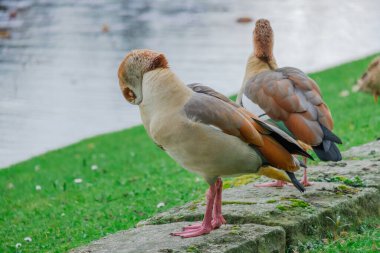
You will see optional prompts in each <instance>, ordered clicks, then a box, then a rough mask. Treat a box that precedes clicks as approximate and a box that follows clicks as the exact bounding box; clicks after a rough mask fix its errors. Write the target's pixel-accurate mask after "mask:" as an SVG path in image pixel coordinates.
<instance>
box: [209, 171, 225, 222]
mask: <svg viewBox="0 0 380 253" xmlns="http://www.w3.org/2000/svg"><path fill="white" fill-rule="evenodd" d="M222 191H223V182H222V179H221V178H218V180H217V181H216V197H215V201H214V213H213V220H212V227H213V228H214V229H217V228H220V226H222V225H223V224H226V223H227V222H226V220H225V219H224V217H223V215H222Z"/></svg>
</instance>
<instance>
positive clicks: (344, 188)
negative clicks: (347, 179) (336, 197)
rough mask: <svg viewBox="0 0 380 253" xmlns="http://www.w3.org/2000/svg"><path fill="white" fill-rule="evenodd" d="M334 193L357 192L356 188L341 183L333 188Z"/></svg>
mask: <svg viewBox="0 0 380 253" xmlns="http://www.w3.org/2000/svg"><path fill="white" fill-rule="evenodd" d="M334 192H335V193H336V194H356V193H357V192H359V190H358V189H355V188H352V187H349V186H347V185H344V184H341V185H338V186H337V187H335V188H334Z"/></svg>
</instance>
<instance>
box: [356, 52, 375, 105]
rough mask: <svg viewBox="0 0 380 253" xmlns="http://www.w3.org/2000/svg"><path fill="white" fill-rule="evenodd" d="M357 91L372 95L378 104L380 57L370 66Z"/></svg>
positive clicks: (360, 80) (358, 83) (359, 81)
mask: <svg viewBox="0 0 380 253" xmlns="http://www.w3.org/2000/svg"><path fill="white" fill-rule="evenodd" d="M355 89H357V90H359V91H363V92H367V93H371V94H372V95H373V97H374V99H375V103H377V99H378V96H380V56H379V57H377V58H375V59H374V60H373V61H372V62H371V63H370V64H369V66H368V69H367V71H366V72H365V73H364V74H363V75H362V77H361V78H360V79H359V80H358V82H357V85H356V87H355Z"/></svg>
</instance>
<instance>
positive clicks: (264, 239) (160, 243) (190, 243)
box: [71, 222, 285, 253]
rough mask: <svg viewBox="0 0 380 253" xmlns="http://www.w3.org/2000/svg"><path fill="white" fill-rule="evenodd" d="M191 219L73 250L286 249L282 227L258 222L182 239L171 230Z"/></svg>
mask: <svg viewBox="0 0 380 253" xmlns="http://www.w3.org/2000/svg"><path fill="white" fill-rule="evenodd" d="M187 225H189V223H188V222H179V223H171V224H165V225H159V226H143V227H140V228H135V229H131V230H128V231H121V232H119V233H116V234H113V235H110V236H108V237H105V238H102V239H100V240H98V241H95V242H93V243H91V244H90V245H88V246H86V247H82V248H78V249H76V250H73V251H71V252H72V253H109V252H118V253H127V252H128V253H140V252H146V253H153V252H154V253H156V252H157V253H174V252H176V253H177V252H178V253H179V252H197V253H198V252H199V253H200V252H202V253H203V252H204V253H220V252H229V253H234V252H235V253H238V252H239V253H244V252H268V253H270V252H273V253H279V252H284V251H285V231H284V230H283V229H282V228H281V227H268V226H262V225H256V224H244V225H226V226H223V227H222V228H220V229H218V230H215V231H213V232H212V233H210V234H207V235H204V236H201V237H195V238H188V239H182V238H181V237H178V236H171V235H170V233H171V232H174V231H180V230H181V228H182V227H184V226H187Z"/></svg>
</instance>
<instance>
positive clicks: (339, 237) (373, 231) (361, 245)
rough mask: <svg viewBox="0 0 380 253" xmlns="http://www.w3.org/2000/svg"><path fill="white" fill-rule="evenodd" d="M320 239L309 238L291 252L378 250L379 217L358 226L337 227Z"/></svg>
mask: <svg viewBox="0 0 380 253" xmlns="http://www.w3.org/2000/svg"><path fill="white" fill-rule="evenodd" d="M337 230H338V231H336V232H335V234H331V235H329V236H327V237H326V238H324V239H322V240H311V241H309V242H307V243H304V244H302V245H300V246H299V247H297V248H296V249H295V250H293V252H307V253H336V252H347V253H367V252H368V253H370V252H380V218H379V217H377V218H369V219H367V220H365V221H364V222H363V224H362V225H361V226H359V227H351V228H350V227H345V228H343V227H341V228H337Z"/></svg>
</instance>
